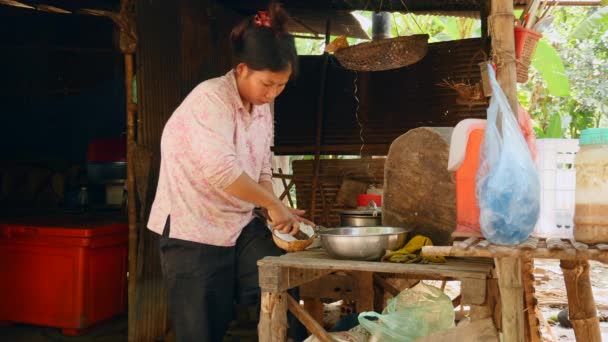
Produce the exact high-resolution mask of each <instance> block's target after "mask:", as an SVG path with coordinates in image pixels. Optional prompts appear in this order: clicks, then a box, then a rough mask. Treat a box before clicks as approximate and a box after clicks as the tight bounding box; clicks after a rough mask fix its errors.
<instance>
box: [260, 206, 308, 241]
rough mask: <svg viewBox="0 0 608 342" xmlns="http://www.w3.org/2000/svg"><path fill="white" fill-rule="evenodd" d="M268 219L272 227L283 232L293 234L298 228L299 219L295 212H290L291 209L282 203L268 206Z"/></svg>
mask: <svg viewBox="0 0 608 342" xmlns="http://www.w3.org/2000/svg"><path fill="white" fill-rule="evenodd" d="M267 209H268V221H269V222H270V223H271V224H272V227H273V228H274V229H276V230H278V231H279V232H280V233H283V234H291V235H295V234H297V233H298V231H299V229H300V219H301V218H299V217H298V216H297V215H296V214H293V213H292V209H290V208H287V207H286V206H285V205H284V204H283V203H281V202H277V204H275V205H272V206H269V207H268V208H267Z"/></svg>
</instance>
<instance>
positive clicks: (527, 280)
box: [521, 257, 542, 342]
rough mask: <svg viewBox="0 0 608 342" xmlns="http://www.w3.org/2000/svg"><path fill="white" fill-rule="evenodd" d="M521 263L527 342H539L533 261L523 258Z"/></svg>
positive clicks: (540, 337)
mask: <svg viewBox="0 0 608 342" xmlns="http://www.w3.org/2000/svg"><path fill="white" fill-rule="evenodd" d="M521 262H522V265H521V266H522V270H521V272H522V282H523V286H524V298H525V304H526V315H525V316H524V318H525V322H526V324H525V330H526V337H527V340H528V341H529V342H540V341H541V340H542V336H541V331H540V320H539V319H538V315H537V312H538V300H537V299H536V294H535V293H536V288H534V259H533V258H529V257H524V258H522V259H521Z"/></svg>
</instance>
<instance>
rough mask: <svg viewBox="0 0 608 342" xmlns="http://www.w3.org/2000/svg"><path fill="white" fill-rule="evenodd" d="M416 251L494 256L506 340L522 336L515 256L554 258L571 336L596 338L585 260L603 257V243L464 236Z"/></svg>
mask: <svg viewBox="0 0 608 342" xmlns="http://www.w3.org/2000/svg"><path fill="white" fill-rule="evenodd" d="M422 254H423V255H426V256H457V257H465V256H466V257H482V258H494V259H495V262H496V269H497V274H498V284H499V288H500V296H501V302H502V331H503V337H504V341H506V342H511V341H524V340H525V338H524V323H523V322H524V309H523V304H524V300H523V295H524V291H523V287H522V272H521V260H522V259H524V258H542V259H559V260H560V266H561V269H562V272H563V273H564V281H565V283H566V292H567V295H568V309H569V315H570V321H571V322H572V326H573V328H574V332H575V336H576V339H577V341H584V342H601V340H602V338H601V333H600V327H599V320H598V318H597V315H596V306H595V300H594V298H593V292H592V290H591V281H590V279H589V260H597V261H600V262H603V263H608V245H605V244H600V245H595V246H588V245H586V244H583V243H579V242H576V241H569V240H560V239H547V240H545V239H537V238H530V239H528V240H527V241H526V242H524V243H522V244H520V245H516V246H497V245H494V244H492V243H490V242H488V241H487V240H482V239H478V238H469V239H467V240H465V241H464V242H455V243H454V244H453V245H452V246H427V247H423V249H422Z"/></svg>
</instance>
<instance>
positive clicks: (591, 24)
mask: <svg viewBox="0 0 608 342" xmlns="http://www.w3.org/2000/svg"><path fill="white" fill-rule="evenodd" d="M606 28H608V6H606V7H602V8H600V9H599V10H597V11H596V12H595V13H593V14H591V15H590V16H588V17H587V18H585V19H583V21H582V22H581V23H580V24H578V26H577V27H576V29H574V30H573V31H572V33H570V37H569V38H570V39H571V40H573V39H578V40H583V39H588V38H590V37H591V36H592V35H593V34H594V33H595V32H596V31H606Z"/></svg>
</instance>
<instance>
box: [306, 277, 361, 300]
mask: <svg viewBox="0 0 608 342" xmlns="http://www.w3.org/2000/svg"><path fill="white" fill-rule="evenodd" d="M358 291H359V284H358V283H357V279H356V278H355V277H354V275H351V274H328V275H325V276H323V277H321V278H319V279H316V280H314V281H311V282H309V283H306V284H302V286H300V296H301V297H302V298H304V297H306V298H321V299H332V300H338V299H342V300H348V301H350V300H355V299H356V297H357V292H358Z"/></svg>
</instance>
